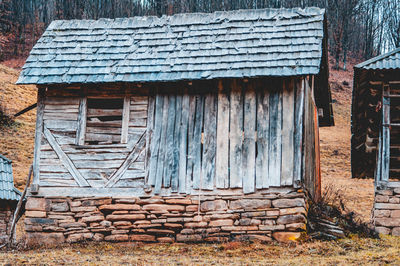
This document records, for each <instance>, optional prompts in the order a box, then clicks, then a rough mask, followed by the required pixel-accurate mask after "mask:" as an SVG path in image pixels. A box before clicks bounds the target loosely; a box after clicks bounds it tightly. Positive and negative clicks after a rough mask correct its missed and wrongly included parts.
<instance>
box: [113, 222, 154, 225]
mask: <svg viewBox="0 0 400 266" xmlns="http://www.w3.org/2000/svg"><path fill="white" fill-rule="evenodd" d="M138 222H141V221H136V222H135V224H136V223H138ZM149 223H150V222H149ZM110 225H111V224H110ZM113 225H114V226H130V225H132V223H131V222H129V221H115V222H113Z"/></svg>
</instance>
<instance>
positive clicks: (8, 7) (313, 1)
mask: <svg viewBox="0 0 400 266" xmlns="http://www.w3.org/2000/svg"><path fill="white" fill-rule="evenodd" d="M306 6H318V7H323V8H326V9H327V11H328V12H327V14H328V23H329V25H328V27H329V42H330V43H329V44H330V53H331V55H332V56H333V57H334V58H335V60H336V67H337V68H339V67H340V68H344V69H345V68H346V61H347V58H348V56H349V55H350V56H353V57H356V58H359V59H367V58H370V57H372V56H374V55H376V54H380V53H382V52H384V51H386V50H388V49H392V48H394V47H398V46H400V0H229V1H228V0H212V1H211V0H209V1H205V0H85V1H83V0H0V61H3V60H7V59H10V58H21V57H22V58H23V57H25V56H26V55H27V53H28V51H29V50H30V49H31V48H32V46H33V45H34V43H35V42H36V40H37V39H38V38H39V37H40V35H41V34H42V32H43V31H44V29H45V28H46V27H47V25H49V23H50V22H51V21H53V20H57V19H98V18H117V17H131V16H143V15H146V16H147V15H155V16H162V15H164V14H168V15H171V14H174V13H184V12H213V11H217V10H234V9H259V8H268V7H269V8H280V7H306Z"/></svg>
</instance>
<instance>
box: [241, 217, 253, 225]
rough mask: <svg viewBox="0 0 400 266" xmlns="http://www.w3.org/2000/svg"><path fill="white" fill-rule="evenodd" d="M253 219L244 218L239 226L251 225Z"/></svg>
mask: <svg viewBox="0 0 400 266" xmlns="http://www.w3.org/2000/svg"><path fill="white" fill-rule="evenodd" d="M250 223H251V219H250V218H243V219H240V220H239V225H250Z"/></svg>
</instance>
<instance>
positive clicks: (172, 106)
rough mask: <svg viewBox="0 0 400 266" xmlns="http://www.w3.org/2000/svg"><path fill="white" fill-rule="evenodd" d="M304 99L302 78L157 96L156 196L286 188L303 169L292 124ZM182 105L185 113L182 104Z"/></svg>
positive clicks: (152, 173) (152, 170)
mask: <svg viewBox="0 0 400 266" xmlns="http://www.w3.org/2000/svg"><path fill="white" fill-rule="evenodd" d="M184 91H189V94H186V93H184ZM298 91H300V93H298ZM303 93H304V82H301V79H300V78H293V79H256V80H224V81H216V82H214V81H210V82H201V83H195V84H193V85H192V86H188V88H187V89H186V90H184V88H179V89H178V90H176V91H173V92H171V91H168V93H162V92H160V91H159V93H158V94H157V97H156V104H155V105H154V106H153V108H154V109H153V110H152V113H154V117H155V118H154V120H153V121H155V123H154V125H153V131H152V133H151V139H150V145H149V146H148V147H149V151H148V153H149V154H150V156H151V157H150V164H149V169H148V171H149V178H148V185H149V186H150V187H153V189H154V193H155V194H159V193H162V191H163V189H170V191H172V192H174V191H177V190H178V191H179V192H182V193H193V192H194V191H196V190H202V191H214V190H221V189H237V188H239V189H242V190H243V192H244V193H253V192H255V191H256V190H257V189H267V188H269V187H283V186H292V185H293V183H294V174H297V175H299V174H298V173H300V172H301V169H302V168H301V167H302V162H301V160H299V159H295V158H301V154H302V150H303V148H302V141H301V140H302V134H303V130H302V127H303V124H302V122H299V121H297V120H299V117H300V118H301V119H302V114H303V111H304V110H303V107H304V103H302V101H304V96H303ZM184 97H188V102H189V103H188V104H187V105H186V106H189V107H188V108H182V104H181V103H180V102H181V101H182V100H181V99H182V98H184ZM295 111H297V112H299V113H300V115H295V114H296V113H295ZM186 115H187V116H186ZM183 117H185V119H182V118H183ZM186 117H187V119H186ZM311 119H313V118H311ZM296 126H298V127H301V129H300V130H299V129H298V128H296ZM296 134H297V137H295V135H296ZM180 145H183V146H184V147H186V149H179V146H180ZM313 147H314V146H313ZM298 154H299V155H300V156H299V155H298ZM295 162H296V164H295ZM182 167H184V168H185V169H181V168H182ZM172 173H181V174H180V175H179V177H178V176H177V175H173V174H172ZM296 178H297V179H299V177H296ZM300 179H301V177H300Z"/></svg>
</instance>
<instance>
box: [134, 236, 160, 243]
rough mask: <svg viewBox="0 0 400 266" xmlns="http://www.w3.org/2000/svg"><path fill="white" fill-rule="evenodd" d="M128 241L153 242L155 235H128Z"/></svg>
mask: <svg viewBox="0 0 400 266" xmlns="http://www.w3.org/2000/svg"><path fill="white" fill-rule="evenodd" d="M129 240H130V241H142V242H154V241H156V237H155V236H154V235H129Z"/></svg>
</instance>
